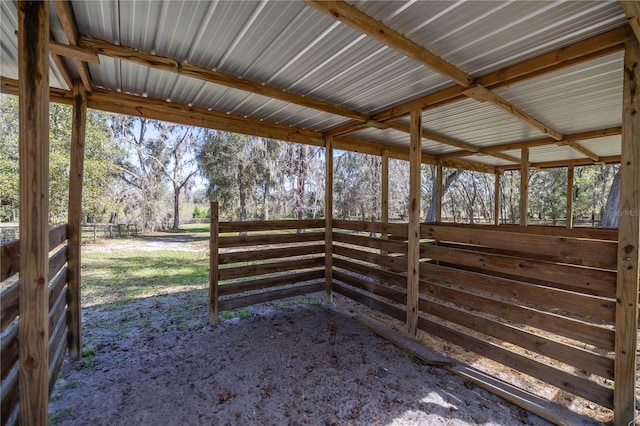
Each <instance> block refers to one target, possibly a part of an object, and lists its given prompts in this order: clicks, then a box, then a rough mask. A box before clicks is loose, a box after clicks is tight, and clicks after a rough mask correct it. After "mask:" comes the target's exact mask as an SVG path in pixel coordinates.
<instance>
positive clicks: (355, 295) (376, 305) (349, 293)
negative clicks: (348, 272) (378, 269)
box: [331, 281, 406, 321]
mask: <svg viewBox="0 0 640 426" xmlns="http://www.w3.org/2000/svg"><path fill="white" fill-rule="evenodd" d="M331 288H332V289H333V291H335V292H336V293H338V294H341V295H343V296H345V297H348V298H349V299H352V300H355V301H356V302H358V303H361V304H363V305H364V306H367V307H369V308H371V309H373V310H376V311H378V312H382V313H383V314H385V315H388V316H390V317H391V318H395V319H397V320H399V321H404V320H405V316H406V312H405V311H404V309H401V308H398V307H396V306H393V305H391V304H389V303H386V302H383V301H381V300H378V299H376V298H373V297H371V296H368V295H366V294H364V293H361V292H359V291H356V290H353V289H351V288H349V287H347V286H345V285H343V284H340V283H339V282H336V281H334V282H333V285H332V287H331Z"/></svg>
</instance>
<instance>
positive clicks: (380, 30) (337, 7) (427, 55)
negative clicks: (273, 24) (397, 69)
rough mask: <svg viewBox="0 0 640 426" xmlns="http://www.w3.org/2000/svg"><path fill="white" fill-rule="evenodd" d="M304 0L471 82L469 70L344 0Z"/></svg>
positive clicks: (443, 71) (450, 75) (465, 82)
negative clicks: (449, 61)
mask: <svg viewBox="0 0 640 426" xmlns="http://www.w3.org/2000/svg"><path fill="white" fill-rule="evenodd" d="M306 3H307V4H308V5H309V6H312V7H314V8H316V9H318V10H320V11H321V12H323V13H325V14H327V15H329V16H331V17H333V18H335V19H337V20H339V21H340V22H342V23H343V24H346V25H348V26H350V27H351V28H354V29H356V30H358V31H360V32H362V33H363V34H366V35H368V36H369V37H371V38H373V39H375V40H377V41H379V42H380V43H382V44H385V45H387V46H389V47H391V48H392V49H394V50H397V51H399V52H401V53H403V54H404V55H406V56H408V57H409V58H411V59H413V60H415V61H417V62H419V63H421V64H423V65H425V66H427V67H429V68H431V69H432V70H434V71H436V72H438V73H440V74H442V75H443V76H445V77H447V78H449V79H451V80H453V81H455V82H456V83H458V84H459V85H461V86H464V87H467V86H470V85H471V83H472V82H473V78H472V77H471V76H470V75H469V74H467V73H465V72H464V71H462V70H460V69H459V68H457V67H455V66H454V65H451V64H450V63H448V62H447V61H445V60H444V59H442V58H440V57H439V56H437V55H435V54H434V53H432V52H430V51H429V50H427V49H425V48H424V47H422V46H420V45H419V44H417V43H415V42H414V41H412V40H411V39H409V38H407V37H405V36H403V35H402V34H400V33H399V32H397V31H395V30H394V29H392V28H390V27H388V26H386V25H385V24H383V23H382V22H380V21H378V20H376V19H374V18H372V17H371V16H369V15H366V14H365V13H363V12H361V11H360V10H358V9H356V8H355V7H353V6H351V5H350V4H348V3H346V2H343V1H324V0H323V1H316V0H307V1H306Z"/></svg>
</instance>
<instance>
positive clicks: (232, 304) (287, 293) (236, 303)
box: [219, 282, 324, 311]
mask: <svg viewBox="0 0 640 426" xmlns="http://www.w3.org/2000/svg"><path fill="white" fill-rule="evenodd" d="M322 290H324V282H318V283H315V284H306V285H300V286H291V287H287V288H284V289H278V290H272V291H265V292H263V293H257V294H252V295H249V296H241V297H234V298H230V299H222V300H220V302H219V310H220V311H229V310H231V309H236V308H241V307H243V306H250V305H257V304H258V303H265V302H271V301H273V300H279V299H286V298H288V297H295V296H303V295H305V294H309V293H316V292H318V291H322Z"/></svg>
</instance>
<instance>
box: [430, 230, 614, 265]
mask: <svg viewBox="0 0 640 426" xmlns="http://www.w3.org/2000/svg"><path fill="white" fill-rule="evenodd" d="M421 237H422V238H429V239H434V240H439V241H451V242H457V243H463V244H471V245H479V246H485V247H493V248H499V249H503V250H511V251H515V252H519V253H533V254H537V255H545V256H557V257H559V258H562V259H563V260H564V261H565V262H567V263H574V264H578V265H584V266H591V267H595V268H604V269H612V270H613V269H615V268H616V265H617V249H618V244H617V242H613V241H603V240H587V239H580V238H568V237H554V236H550V235H533V234H520V233H515V232H507V231H492V230H484V229H474V230H469V229H464V228H460V227H455V226H446V225H436V226H434V225H426V224H423V225H422V227H421Z"/></svg>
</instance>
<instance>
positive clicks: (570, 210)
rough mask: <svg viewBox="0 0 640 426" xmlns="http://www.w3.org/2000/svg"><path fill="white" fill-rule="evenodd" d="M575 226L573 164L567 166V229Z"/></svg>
mask: <svg viewBox="0 0 640 426" xmlns="http://www.w3.org/2000/svg"><path fill="white" fill-rule="evenodd" d="M571 228H573V165H570V166H569V167H567V229H571Z"/></svg>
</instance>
